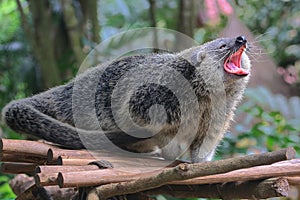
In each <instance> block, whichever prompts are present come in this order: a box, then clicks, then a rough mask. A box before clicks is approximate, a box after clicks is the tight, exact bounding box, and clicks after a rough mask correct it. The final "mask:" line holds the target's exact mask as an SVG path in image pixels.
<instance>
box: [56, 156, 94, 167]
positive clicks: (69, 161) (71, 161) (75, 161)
mask: <svg viewBox="0 0 300 200" xmlns="http://www.w3.org/2000/svg"><path fill="white" fill-rule="evenodd" d="M94 161H96V160H95V159H83V158H82V159H80V158H65V157H62V156H59V157H58V159H57V164H58V165H64V166H65V165H66V166H70V165H72V166H85V165H88V164H89V163H91V162H94Z"/></svg>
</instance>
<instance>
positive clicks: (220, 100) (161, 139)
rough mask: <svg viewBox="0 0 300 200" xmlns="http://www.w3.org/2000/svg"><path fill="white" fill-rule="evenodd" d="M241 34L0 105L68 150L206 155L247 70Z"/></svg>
mask: <svg viewBox="0 0 300 200" xmlns="http://www.w3.org/2000/svg"><path fill="white" fill-rule="evenodd" d="M246 50H247V40H246V38H245V37H244V36H238V37H236V38H219V39H216V40H213V41H210V42H207V43H205V44H203V45H200V46H196V47H192V48H190V49H186V50H184V51H181V52H179V53H161V54H144V55H135V56H127V57H122V58H119V59H117V60H113V61H111V62H108V63H104V64H102V65H99V66H96V67H93V68H90V69H89V70H87V71H85V72H84V73H82V74H80V75H78V76H77V77H76V78H74V79H73V80H72V81H71V82H69V83H67V84H65V85H61V86H58V87H54V88H52V89H50V90H48V91H45V92H42V93H40V94H37V95H34V96H32V97H28V98H25V99H21V100H16V101H12V102H10V103H9V104H8V105H6V106H5V107H4V109H3V110H2V115H3V116H2V119H4V122H5V123H6V124H7V125H8V126H9V127H10V128H11V129H13V130H15V131H17V132H19V133H25V134H30V135H34V136H36V137H38V138H42V139H45V140H47V141H50V142H52V143H56V144H58V145H61V146H63V147H65V148H71V149H82V148H87V149H94V150H97V149H100V150H101V149H105V150H120V151H123V152H133V153H147V154H148V153H150V154H151V153H155V154H160V155H161V156H163V157H164V158H166V159H170V160H174V159H178V158H182V157H183V156H184V157H188V158H190V159H191V161H192V162H194V163H195V162H202V161H209V160H211V159H212V157H213V155H214V153H215V149H216V147H217V146H218V144H219V142H220V141H221V140H222V138H223V136H224V134H225V133H226V131H227V130H228V128H229V125H230V122H231V121H232V119H233V116H234V111H235V109H236V106H237V104H238V103H239V102H240V100H241V99H242V96H243V93H244V90H245V88H246V85H247V82H248V80H249V75H250V68H251V64H250V60H249V58H248V56H247V54H246Z"/></svg>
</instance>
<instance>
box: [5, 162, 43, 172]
mask: <svg viewBox="0 0 300 200" xmlns="http://www.w3.org/2000/svg"><path fill="white" fill-rule="evenodd" d="M36 166H37V165H36V164H34V163H18V162H4V163H1V172H2V173H6V174H24V173H27V174H34V172H35V168H36Z"/></svg>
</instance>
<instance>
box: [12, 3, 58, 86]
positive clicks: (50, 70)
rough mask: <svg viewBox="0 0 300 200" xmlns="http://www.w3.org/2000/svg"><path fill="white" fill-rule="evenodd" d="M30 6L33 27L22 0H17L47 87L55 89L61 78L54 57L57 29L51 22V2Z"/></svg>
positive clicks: (26, 31) (24, 26)
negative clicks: (28, 19)
mask: <svg viewBox="0 0 300 200" xmlns="http://www.w3.org/2000/svg"><path fill="white" fill-rule="evenodd" d="M28 4H29V10H30V13H31V15H32V18H33V27H31V25H30V24H29V23H28V21H27V16H26V15H25V13H24V10H23V7H22V5H21V2H20V0H17V5H18V10H19V12H20V15H21V22H22V26H23V29H24V32H25V35H26V37H27V39H28V41H29V43H30V44H31V47H32V51H33V53H34V55H35V58H36V59H37V61H38V63H39V66H40V69H41V72H42V78H43V81H44V85H45V87H46V88H49V87H53V86H55V85H58V84H59V83H61V77H60V73H59V70H58V68H57V63H56V59H55V55H54V44H55V42H54V41H55V27H54V25H53V22H52V20H51V13H52V12H51V9H50V7H49V2H48V1H28Z"/></svg>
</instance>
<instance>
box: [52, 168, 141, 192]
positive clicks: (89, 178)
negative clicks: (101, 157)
mask: <svg viewBox="0 0 300 200" xmlns="http://www.w3.org/2000/svg"><path fill="white" fill-rule="evenodd" d="M139 176H140V175H139ZM111 177H113V178H111ZM114 177H120V178H118V180H117V182H119V181H130V180H134V179H137V177H136V176H134V175H133V174H128V173H124V172H122V171H117V170H114V169H100V170H92V171H82V172H68V173H61V172H60V173H58V177H57V180H58V185H59V187H61V188H67V187H89V186H96V185H100V184H102V183H103V184H104V183H113V182H115V181H114V180H115V179H114Z"/></svg>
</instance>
